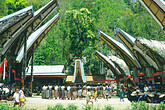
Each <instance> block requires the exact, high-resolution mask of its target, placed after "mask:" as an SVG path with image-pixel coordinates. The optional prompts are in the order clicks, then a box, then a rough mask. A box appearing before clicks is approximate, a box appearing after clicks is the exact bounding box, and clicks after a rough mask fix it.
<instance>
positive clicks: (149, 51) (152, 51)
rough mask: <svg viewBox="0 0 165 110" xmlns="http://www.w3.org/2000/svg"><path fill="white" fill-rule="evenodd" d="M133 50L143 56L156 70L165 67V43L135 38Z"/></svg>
mask: <svg viewBox="0 0 165 110" xmlns="http://www.w3.org/2000/svg"><path fill="white" fill-rule="evenodd" d="M134 49H135V50H136V51H138V52H139V53H141V54H142V55H144V56H145V57H146V59H147V60H148V61H149V62H151V63H152V65H153V67H154V68H156V69H157V70H160V69H161V68H162V67H163V65H165V42H162V41H156V40H147V39H145V38H137V39H136V41H135V45H134Z"/></svg>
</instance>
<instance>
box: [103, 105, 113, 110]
mask: <svg viewBox="0 0 165 110" xmlns="http://www.w3.org/2000/svg"><path fill="white" fill-rule="evenodd" d="M104 110H113V107H112V106H111V105H107V106H105V108H104Z"/></svg>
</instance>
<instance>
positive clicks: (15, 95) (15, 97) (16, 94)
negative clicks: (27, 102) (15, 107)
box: [13, 92, 19, 102]
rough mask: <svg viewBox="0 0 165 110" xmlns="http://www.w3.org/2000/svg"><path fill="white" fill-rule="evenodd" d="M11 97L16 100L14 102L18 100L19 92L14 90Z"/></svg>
mask: <svg viewBox="0 0 165 110" xmlns="http://www.w3.org/2000/svg"><path fill="white" fill-rule="evenodd" d="M13 98H14V99H15V100H16V102H19V93H18V92H15V93H14V95H13ZM15 100H14V102H15Z"/></svg>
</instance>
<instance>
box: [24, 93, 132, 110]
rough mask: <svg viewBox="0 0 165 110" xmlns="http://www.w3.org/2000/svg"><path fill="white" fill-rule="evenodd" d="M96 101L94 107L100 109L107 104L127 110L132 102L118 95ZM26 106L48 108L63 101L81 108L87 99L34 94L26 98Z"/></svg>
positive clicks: (115, 108) (116, 109) (118, 109)
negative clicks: (48, 96) (45, 97)
mask: <svg viewBox="0 0 165 110" xmlns="http://www.w3.org/2000/svg"><path fill="white" fill-rule="evenodd" d="M93 102H94V108H96V107H97V106H99V108H100V109H103V108H104V107H105V106H106V105H109V104H110V105H111V106H112V107H114V110H126V108H127V107H128V106H129V105H130V104H131V103H130V101H128V100H127V98H125V99H124V102H120V99H119V98H118V97H112V98H111V99H109V100H108V101H107V100H106V99H98V102H95V101H93ZM25 103H26V105H25V107H26V108H29V109H30V108H32V109H37V110H46V109H47V107H48V106H55V105H56V104H58V103H61V104H62V105H63V106H64V107H67V106H68V105H69V104H74V105H77V106H78V108H79V109H80V110H81V108H82V107H83V106H84V105H85V104H86V100H85V99H83V100H78V99H77V100H55V99H41V96H33V97H27V98H26V102H25Z"/></svg>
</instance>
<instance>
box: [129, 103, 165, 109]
mask: <svg viewBox="0 0 165 110" xmlns="http://www.w3.org/2000/svg"><path fill="white" fill-rule="evenodd" d="M131 110H165V104H164V103H163V102H161V103H160V104H159V105H153V104H149V103H146V102H145V101H139V102H132V103H131Z"/></svg>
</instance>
